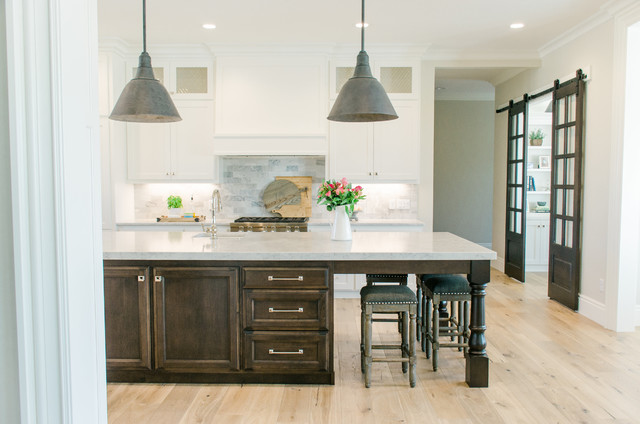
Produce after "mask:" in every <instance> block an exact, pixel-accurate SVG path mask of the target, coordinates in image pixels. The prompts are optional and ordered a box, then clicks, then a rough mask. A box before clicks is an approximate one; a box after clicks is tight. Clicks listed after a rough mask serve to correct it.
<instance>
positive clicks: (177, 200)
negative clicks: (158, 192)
mask: <svg viewBox="0 0 640 424" xmlns="http://www.w3.org/2000/svg"><path fill="white" fill-rule="evenodd" d="M167 207H168V208H169V209H180V208H181V207H182V197H180V196H169V197H168V198H167Z"/></svg>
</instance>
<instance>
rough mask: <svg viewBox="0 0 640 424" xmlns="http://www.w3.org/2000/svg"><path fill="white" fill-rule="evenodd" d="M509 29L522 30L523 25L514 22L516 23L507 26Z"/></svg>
mask: <svg viewBox="0 0 640 424" xmlns="http://www.w3.org/2000/svg"><path fill="white" fill-rule="evenodd" d="M509 28H511V29H520V28H524V24H523V23H522V22H516V23H513V24H511V25H509Z"/></svg>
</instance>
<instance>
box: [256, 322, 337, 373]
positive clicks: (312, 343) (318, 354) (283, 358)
mask: <svg viewBox="0 0 640 424" xmlns="http://www.w3.org/2000/svg"><path fill="white" fill-rule="evenodd" d="M328 344H329V338H328V337H327V334H326V333H324V334H323V333H308V332H291V331H286V332H285V331H278V332H276V331H273V332H266V331H265V332H256V333H245V335H244V368H245V369H253V370H277V371H281V372H287V371H297V370H306V371H326V370H327V369H328V364H329V349H328Z"/></svg>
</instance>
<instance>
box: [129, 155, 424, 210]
mask: <svg viewBox="0 0 640 424" xmlns="http://www.w3.org/2000/svg"><path fill="white" fill-rule="evenodd" d="M220 165H221V167H222V170H221V172H222V174H221V183H220V184H201V183H198V184H192V183H185V184H176V183H168V184H135V185H134V201H135V205H134V206H135V218H136V219H153V218H156V217H158V216H161V215H166V214H167V197H169V196H170V195H174V196H175V195H178V196H180V197H182V203H183V206H184V212H195V213H196V214H198V215H205V216H207V218H208V219H209V218H210V215H211V211H210V210H209V208H210V206H209V204H210V203H209V201H210V199H211V192H212V191H213V190H214V189H216V188H217V189H219V190H220V194H221V195H222V212H221V213H220V214H219V215H218V217H219V218H220V219H230V220H233V219H235V218H238V217H240V216H273V214H271V213H269V212H267V211H266V209H265V208H264V204H263V202H262V193H263V191H264V189H265V188H266V187H267V185H268V184H269V183H270V182H272V181H273V180H274V179H275V177H277V176H311V177H312V178H313V179H312V191H313V196H314V198H315V193H317V191H318V187H319V186H320V184H321V183H322V181H323V179H324V176H325V158H324V157H323V156H233V157H224V158H222V159H221V161H220ZM361 185H362V186H363V187H364V190H365V193H366V195H367V199H366V200H364V201H362V202H360V203H358V205H357V206H358V207H359V208H360V209H361V211H360V212H359V213H358V217H360V218H363V219H384V218H387V219H416V218H417V216H418V187H417V185H414V184H361ZM312 217H313V218H314V219H329V212H327V210H326V208H325V207H322V206H318V205H316V204H315V202H314V203H313V208H312Z"/></svg>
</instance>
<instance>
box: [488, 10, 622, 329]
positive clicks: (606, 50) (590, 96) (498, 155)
mask: <svg viewBox="0 0 640 424" xmlns="http://www.w3.org/2000/svg"><path fill="white" fill-rule="evenodd" d="M613 34H614V24H613V20H612V19H611V20H609V21H606V22H605V23H603V24H601V25H599V26H597V27H595V28H594V29H592V30H590V31H588V32H586V33H585V34H583V35H581V36H580V37H578V38H577V39H575V40H573V41H571V42H569V43H568V44H566V45H564V46H562V47H560V48H558V49H557V50H554V51H552V52H551V53H549V54H547V55H546V56H544V57H543V58H542V65H541V67H540V68H539V69H535V70H529V71H526V72H523V73H522V74H519V75H518V76H516V77H514V78H512V79H510V80H508V81H507V82H505V83H503V84H500V85H499V86H498V87H496V105H501V104H504V103H506V102H508V100H509V99H515V100H517V99H520V98H522V95H523V94H524V93H533V91H534V90H537V89H539V88H542V87H549V86H551V85H552V83H553V81H554V80H555V79H557V78H563V77H565V76H568V75H573V74H575V71H576V69H578V68H585V67H587V66H590V67H591V74H592V75H591V78H592V79H591V81H589V82H588V83H587V92H586V105H585V106H586V121H585V162H584V196H583V204H584V207H583V227H582V228H583V241H582V258H583V261H582V286H581V301H580V312H581V313H584V314H586V315H587V316H590V318H592V319H594V320H595V321H597V322H599V323H601V324H603V321H604V302H605V293H604V291H601V289H600V279H601V278H602V279H604V278H606V275H607V244H606V240H607V226H606V225H605V223H606V222H607V219H608V189H609V167H608V164H609V158H610V144H609V140H610V137H611V107H612V95H611V84H612V76H613V71H612V65H611V64H612V62H613ZM495 124H496V126H495V128H496V131H495V155H494V163H495V167H494V188H495V190H494V214H493V248H494V250H496V251H497V252H498V256H499V257H502V258H504V222H505V198H506V188H505V187H506V181H505V180H506V147H507V144H506V134H507V128H506V125H507V120H506V113H502V114H498V115H496V118H495ZM589 308H591V309H589Z"/></svg>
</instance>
